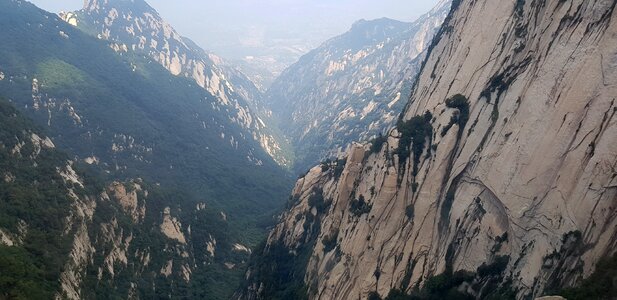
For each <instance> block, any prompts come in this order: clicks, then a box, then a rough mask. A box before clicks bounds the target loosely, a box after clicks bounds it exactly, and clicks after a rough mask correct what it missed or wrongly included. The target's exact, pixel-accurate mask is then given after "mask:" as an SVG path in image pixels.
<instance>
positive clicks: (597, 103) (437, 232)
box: [251, 0, 617, 299]
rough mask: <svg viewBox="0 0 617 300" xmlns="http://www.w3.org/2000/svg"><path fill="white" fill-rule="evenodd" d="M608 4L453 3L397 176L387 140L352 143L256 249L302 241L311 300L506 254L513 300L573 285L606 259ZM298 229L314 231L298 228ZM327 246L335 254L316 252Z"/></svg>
mask: <svg viewBox="0 0 617 300" xmlns="http://www.w3.org/2000/svg"><path fill="white" fill-rule="evenodd" d="M615 5H616V2H615V1H604V0H585V1H583V0H573V1H514V0H511V1H489V0H477V1H471V0H463V1H460V2H457V3H455V4H454V8H453V11H452V13H451V15H450V16H449V17H448V18H447V19H446V22H445V24H444V29H443V30H442V31H441V32H440V34H438V37H437V38H436V41H435V43H434V44H433V46H432V47H431V51H430V53H429V55H428V57H427V60H426V62H425V65H424V66H423V69H422V71H421V73H420V76H419V79H418V82H417V85H416V86H415V88H414V90H413V93H412V98H411V101H410V102H409V104H408V106H407V107H406V109H405V110H404V114H403V116H404V119H405V120H409V119H411V118H412V117H414V116H418V115H423V114H424V113H425V112H426V111H429V112H431V113H432V116H433V118H432V120H431V121H430V124H431V125H432V128H433V136H432V138H431V139H427V141H426V143H425V144H426V146H425V147H424V150H423V151H424V152H423V154H422V155H421V156H420V157H418V158H417V160H416V159H414V158H413V153H412V154H411V155H412V157H410V158H409V159H407V160H406V163H405V164H404V165H403V166H401V165H400V157H399V155H398V154H397V149H398V148H399V145H398V143H399V140H400V136H401V135H400V134H399V133H398V132H397V130H393V131H391V132H390V134H389V137H388V141H387V143H386V144H384V147H383V148H382V149H381V151H380V152H379V153H368V152H369V151H368V149H369V146H368V145H367V146H362V145H355V146H353V147H352V149H351V150H350V151H349V153H348V159H347V163H346V165H345V168H344V171H343V172H342V174H341V175H340V176H335V174H334V172H333V171H332V169H328V170H325V168H319V167H316V168H314V169H312V170H311V171H310V172H309V173H308V174H307V175H306V176H305V177H304V178H302V179H300V180H299V181H298V183H297V184H296V187H295V189H294V191H293V195H294V196H295V198H296V199H298V202H297V203H296V204H295V205H294V206H293V207H292V208H291V209H290V210H289V211H288V212H286V213H285V214H283V215H282V217H281V219H280V223H279V224H278V225H277V226H276V227H275V229H274V230H273V231H272V233H271V234H270V237H269V245H272V244H274V243H277V242H283V243H284V245H286V247H288V248H289V249H290V251H293V250H294V249H298V248H299V247H300V246H301V245H303V244H304V243H306V242H307V240H310V239H311V238H314V239H316V243H315V247H314V248H313V249H312V255H311V258H310V261H309V263H308V267H307V270H306V274H305V282H306V284H307V286H308V287H309V295H310V297H311V298H313V299H357V298H358V297H362V298H364V297H366V296H367V295H368V293H369V292H372V291H377V292H378V293H379V294H380V295H381V296H386V295H387V294H388V292H389V291H390V290H391V289H393V288H403V289H404V290H407V291H410V290H411V289H412V288H413V287H414V286H416V285H418V284H419V285H420V286H422V285H423V284H424V283H425V282H426V279H428V278H429V277H431V276H435V275H438V274H441V273H443V272H444V271H446V270H447V269H448V268H451V270H453V271H457V270H467V271H472V272H475V271H476V270H477V269H478V267H480V266H481V265H482V264H486V265H489V264H491V263H492V262H494V261H495V260H496V259H497V257H508V258H509V260H508V263H507V267H505V270H504V271H503V272H502V276H501V280H502V282H508V281H509V280H511V283H512V286H513V288H514V289H515V290H516V291H517V296H518V298H527V297H532V296H541V295H542V294H543V293H544V292H545V291H547V290H550V289H551V288H555V287H562V286H569V285H574V284H576V283H577V282H580V280H581V279H582V278H584V277H585V276H588V275H589V274H590V273H591V272H592V271H593V270H594V268H595V264H596V263H597V262H598V260H599V259H600V258H601V257H603V256H606V255H612V254H613V253H614V251H615V250H614V249H616V247H615V246H617V245H616V244H617V238H616V236H617V218H615V215H616V214H617V211H616V209H617V116H616V115H617V103H616V102H615V95H617V88H616V84H617V72H616V71H615V70H617V68H616V67H617V60H616V57H617V18H615V11H614V10H615ZM457 94H461V95H464V96H465V97H466V98H467V99H468V101H469V102H468V103H469V108H468V110H469V114H468V115H469V120H468V122H466V123H465V122H454V124H452V126H450V127H451V128H450V129H449V130H447V131H446V130H444V128H445V127H447V125H448V124H449V123H451V118H452V116H453V115H456V116H458V117H457V118H454V119H452V120H454V121H456V120H460V119H461V116H462V115H463V114H464V111H465V109H455V108H449V107H448V105H446V103H445V102H446V99H449V98H450V97H452V96H454V95H457ZM450 106H451V105H450ZM459 124H461V125H464V126H463V128H459ZM442 133H443V134H442ZM429 145H431V147H429ZM401 146H403V147H404V146H405V145H401ZM414 161H417V172H414V171H413V169H414V168H413V164H414ZM324 170H325V171H324ZM414 173H415V176H414ZM322 190H323V196H324V198H325V199H332V203H331V204H330V205H329V207H328V209H327V210H326V211H325V212H323V213H321V214H320V216H319V218H307V216H309V215H316V214H317V211H316V210H315V208H314V207H310V205H309V200H308V199H309V198H310V196H311V195H312V194H314V193H316V192H321V191H322ZM360 196H362V197H363V198H364V199H365V203H366V204H367V207H368V210H366V211H361V212H360V214H358V212H357V210H356V211H354V209H353V208H352V207H353V206H352V201H354V200H357V199H358V198H359V197H360ZM354 212H355V213H354ZM309 219H310V220H317V222H320V226H319V227H318V228H320V230H319V232H317V233H310V232H305V229H304V228H306V227H305V226H303V225H304V223H305V222H307V221H308V220H309ZM311 235H312V236H311ZM332 236H335V237H336V245H335V247H334V248H332V247H331V248H332V249H335V250H330V251H329V252H326V251H324V242H326V243H327V239H328V238H331V237H332ZM266 249H268V247H266ZM406 275H407V276H406ZM254 286H259V284H257V285H254ZM251 296H252V297H257V298H258V297H259V295H258V293H256V292H253V294H252V295H251Z"/></svg>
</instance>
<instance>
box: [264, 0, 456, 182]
mask: <svg viewBox="0 0 617 300" xmlns="http://www.w3.org/2000/svg"><path fill="white" fill-rule="evenodd" d="M449 8H450V1H448V0H443V1H441V2H440V3H439V4H438V5H437V6H436V7H435V8H434V9H433V10H432V11H430V12H429V13H427V14H425V15H424V16H422V17H420V18H419V19H418V20H417V21H415V22H413V23H405V22H399V21H395V20H390V19H385V18H383V19H377V20H372V21H366V20H361V21H358V22H356V23H355V24H354V25H353V26H352V28H351V29H350V30H349V31H348V32H346V33H345V34H343V35H341V36H338V37H335V38H333V39H331V40H329V41H327V42H325V43H324V44H322V45H321V46H320V47H319V48H317V49H315V50H313V51H311V52H310V53H308V54H306V55H305V56H303V57H302V58H301V59H300V60H299V61H298V62H297V63H295V64H294V65H292V66H290V67H289V68H288V69H287V70H285V72H283V74H282V75H281V76H280V77H279V78H278V79H277V80H276V81H275V83H274V84H273V85H272V87H271V88H270V89H269V90H268V92H267V93H266V97H265V101H266V102H267V103H268V105H269V107H272V110H273V114H274V115H275V116H276V117H278V118H279V119H280V121H281V123H282V124H287V125H286V126H285V128H282V130H283V131H284V133H285V134H286V135H287V136H288V137H289V138H290V139H291V141H292V144H293V145H294V147H295V148H296V152H297V154H296V157H297V169H298V170H302V171H304V170H306V169H307V167H309V166H311V165H313V164H314V163H315V162H318V161H320V160H321V159H323V158H327V157H330V156H333V155H336V154H338V153H341V152H343V151H345V150H346V149H347V147H348V145H349V144H350V143H351V142H353V141H360V140H368V139H370V138H371V137H374V136H376V135H378V134H379V133H383V132H384V131H386V130H387V129H389V128H390V127H391V126H392V125H393V124H394V123H395V122H396V120H397V116H398V114H399V113H400V112H401V110H402V109H403V107H404V106H405V103H406V102H407V99H408V98H409V95H410V92H411V86H412V84H413V81H414V79H415V77H416V75H417V74H418V71H419V68H420V65H421V63H422V60H423V59H424V57H425V54H426V49H427V47H428V45H429V44H430V42H431V40H432V37H433V36H434V34H435V33H436V32H437V30H438V29H439V27H440V25H441V23H442V22H443V20H444V19H445V17H446V15H447V13H448V11H449Z"/></svg>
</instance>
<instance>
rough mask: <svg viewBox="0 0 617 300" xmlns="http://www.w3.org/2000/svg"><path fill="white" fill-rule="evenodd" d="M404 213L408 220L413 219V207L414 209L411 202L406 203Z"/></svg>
mask: <svg viewBox="0 0 617 300" xmlns="http://www.w3.org/2000/svg"><path fill="white" fill-rule="evenodd" d="M405 215H406V216H407V218H409V219H410V220H412V219H413V217H414V216H415V209H414V206H413V204H410V205H407V207H405Z"/></svg>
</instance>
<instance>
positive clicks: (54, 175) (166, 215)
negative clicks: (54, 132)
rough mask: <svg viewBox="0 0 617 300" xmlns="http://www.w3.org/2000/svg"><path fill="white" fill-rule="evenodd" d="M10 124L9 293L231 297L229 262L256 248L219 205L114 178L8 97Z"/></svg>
mask: <svg viewBox="0 0 617 300" xmlns="http://www.w3.org/2000/svg"><path fill="white" fill-rule="evenodd" d="M0 125H1V126H0V145H1V147H0V166H1V167H2V168H1V170H2V171H0V176H1V177H2V180H1V181H0V207H1V208H2V209H1V210H0V216H1V218H0V219H1V220H2V221H0V269H1V270H2V274H1V275H0V279H1V280H0V296H2V297H3V298H7V299H13V298H27V299H54V298H59V299H96V298H147V299H152V298H157V297H169V295H177V296H178V297H181V296H182V297H191V298H203V297H204V296H208V297H210V298H217V299H222V298H226V297H228V296H227V295H226V293H228V292H229V291H228V290H229V289H233V288H234V287H235V285H232V286H231V287H226V286H225V285H226V284H229V282H227V281H231V282H232V284H233V283H235V282H236V281H235V280H233V275H230V274H232V273H231V271H229V270H227V268H228V267H226V266H225V264H227V266H232V265H241V264H242V263H243V260H246V259H247V257H248V254H249V251H250V250H248V249H247V248H246V247H245V246H242V245H241V244H238V243H234V241H233V239H234V235H233V234H230V229H229V224H228V223H227V222H226V221H225V220H224V218H223V215H220V213H219V212H218V211H214V210H210V207H208V206H207V205H206V204H205V203H199V204H196V205H195V206H194V207H186V206H184V207H182V208H180V206H179V204H181V202H182V201H186V199H185V198H187V197H188V196H187V195H186V193H182V192H178V191H171V190H164V189H161V188H160V187H158V186H156V185H153V184H149V183H146V182H144V181H143V180H142V179H134V180H128V181H124V182H119V181H113V182H109V183H105V180H104V179H103V178H101V177H99V176H97V175H96V172H93V170H91V169H89V168H88V165H87V164H86V163H80V162H78V161H74V160H71V159H70V158H69V156H68V155H67V154H65V153H63V152H62V151H61V150H58V149H57V148H56V145H55V143H54V142H53V141H52V140H51V139H50V138H49V137H46V136H45V135H43V133H41V129H39V128H38V126H36V125H34V124H33V123H32V122H31V121H30V120H28V119H27V118H25V117H24V116H23V115H22V114H21V113H20V112H18V111H17V110H16V109H14V108H13V106H12V105H11V104H10V103H9V102H7V101H5V100H4V99H0ZM181 220H182V221H181ZM226 270H227V271H226ZM235 272H236V273H239V272H241V271H240V270H236V271H235ZM230 276H231V278H232V279H231V280H230ZM226 277H227V278H226ZM226 289H227V290H226Z"/></svg>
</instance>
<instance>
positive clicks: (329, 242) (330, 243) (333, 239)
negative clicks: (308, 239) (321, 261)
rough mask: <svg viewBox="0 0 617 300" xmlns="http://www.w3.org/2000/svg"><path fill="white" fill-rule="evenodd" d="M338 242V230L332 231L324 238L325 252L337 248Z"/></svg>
mask: <svg viewBox="0 0 617 300" xmlns="http://www.w3.org/2000/svg"><path fill="white" fill-rule="evenodd" d="M337 242H338V231H337V232H334V233H331V234H329V235H327V236H325V237H324V238H323V240H322V241H321V243H322V244H323V246H324V252H326V253H328V252H330V251H332V250H334V248H336V245H337Z"/></svg>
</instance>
